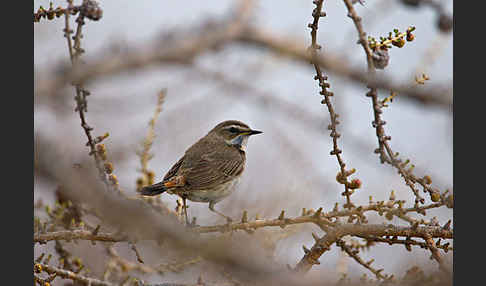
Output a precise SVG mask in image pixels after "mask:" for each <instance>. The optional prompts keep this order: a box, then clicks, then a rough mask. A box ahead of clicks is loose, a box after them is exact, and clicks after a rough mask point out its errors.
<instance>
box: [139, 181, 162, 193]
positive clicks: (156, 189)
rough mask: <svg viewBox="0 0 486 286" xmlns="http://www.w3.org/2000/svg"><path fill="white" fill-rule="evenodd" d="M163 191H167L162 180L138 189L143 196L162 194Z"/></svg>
mask: <svg viewBox="0 0 486 286" xmlns="http://www.w3.org/2000/svg"><path fill="white" fill-rule="evenodd" d="M165 191H167V188H166V187H165V185H164V182H160V183H157V184H153V185H151V186H146V187H143V188H142V189H141V190H140V194H141V195H144V196H155V195H158V194H162V193H163V192H165Z"/></svg>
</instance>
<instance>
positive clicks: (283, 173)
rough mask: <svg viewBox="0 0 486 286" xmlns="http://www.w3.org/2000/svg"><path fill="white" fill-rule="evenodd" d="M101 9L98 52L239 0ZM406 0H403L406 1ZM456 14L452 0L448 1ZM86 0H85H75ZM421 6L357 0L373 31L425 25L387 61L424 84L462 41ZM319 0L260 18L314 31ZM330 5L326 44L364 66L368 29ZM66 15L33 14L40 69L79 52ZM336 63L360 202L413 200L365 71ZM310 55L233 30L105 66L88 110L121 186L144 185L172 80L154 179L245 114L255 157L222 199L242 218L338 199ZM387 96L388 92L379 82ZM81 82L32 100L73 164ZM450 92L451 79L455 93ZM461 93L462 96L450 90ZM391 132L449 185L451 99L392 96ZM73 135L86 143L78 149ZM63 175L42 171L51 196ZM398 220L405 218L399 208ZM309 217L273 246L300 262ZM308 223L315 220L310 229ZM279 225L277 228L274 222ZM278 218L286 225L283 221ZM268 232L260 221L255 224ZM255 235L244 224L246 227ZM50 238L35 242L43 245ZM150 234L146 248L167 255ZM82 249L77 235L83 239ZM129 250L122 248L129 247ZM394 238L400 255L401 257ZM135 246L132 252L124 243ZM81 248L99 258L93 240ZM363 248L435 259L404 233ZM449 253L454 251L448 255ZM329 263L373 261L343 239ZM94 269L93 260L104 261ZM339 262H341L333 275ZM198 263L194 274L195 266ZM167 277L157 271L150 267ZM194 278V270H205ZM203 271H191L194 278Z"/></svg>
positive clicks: (92, 41) (218, 14)
mask: <svg viewBox="0 0 486 286" xmlns="http://www.w3.org/2000/svg"><path fill="white" fill-rule="evenodd" d="M99 2H100V6H101V8H102V9H103V18H102V19H101V20H100V21H98V22H92V21H87V24H86V26H85V27H84V37H83V41H82V46H83V48H84V49H85V51H86V53H85V54H84V55H83V57H82V58H83V60H85V61H86V62H89V61H90V55H94V54H96V55H99V54H100V53H101V52H102V51H107V50H108V49H109V47H110V45H111V44H112V43H117V44H118V46H119V47H121V48H123V47H124V46H125V45H126V46H132V45H141V44H143V43H144V42H149V41H152V40H153V39H154V38H157V37H160V35H163V34H164V33H167V32H168V31H173V30H175V31H177V30H178V29H187V28H188V27H193V26H198V25H199V24H201V23H203V22H204V21H206V20H208V19H213V18H214V19H219V18H222V17H225V15H227V14H228V13H229V12H230V11H231V9H232V8H233V7H234V4H235V3H234V1H190V0H188V1H154V0H145V1H136V2H134V1H128V0H116V1H115V0H112V1H99ZM405 2H406V1H405ZM439 2H441V5H443V6H442V7H443V8H444V9H445V11H447V13H449V14H450V15H452V1H439ZM53 3H54V7H57V6H63V7H65V6H66V3H65V1H53ZM75 4H76V1H75ZM41 5H42V6H44V7H49V1H38V0H36V1H34V8H35V9H37V8H38V7H39V6H41ZM422 6H423V7H418V8H414V7H410V6H405V5H403V3H402V1H391V0H368V1H366V2H365V5H364V6H361V5H359V4H357V5H355V6H354V7H355V9H356V11H357V13H358V14H359V15H360V16H361V17H362V18H363V25H364V29H365V30H366V31H367V32H368V34H369V35H371V36H374V37H375V38H379V37H380V36H387V35H388V32H390V31H393V29H395V28H398V29H400V31H405V30H406V29H407V28H408V27H409V26H415V27H416V31H415V32H414V35H415V37H416V38H415V41H413V42H410V43H407V44H406V45H405V47H404V48H401V49H399V48H395V47H394V48H392V49H391V50H390V52H389V53H390V63H389V65H388V66H387V68H386V69H385V70H384V71H379V72H378V74H379V75H381V74H386V75H388V76H390V78H391V79H393V80H394V81H395V82H399V83H403V84H409V85H413V84H414V81H415V80H414V79H415V77H416V76H421V75H422V74H423V73H426V74H427V75H428V77H429V78H430V79H429V80H428V81H426V83H425V86H427V85H429V84H431V85H439V84H440V85H442V84H443V86H442V87H443V88H444V89H450V90H452V71H453V65H452V62H453V59H452V53H453V48H452V47H453V45H452V42H453V41H452V40H453V37H452V32H450V33H444V32H441V31H440V30H439V28H438V25H437V22H438V17H439V15H438V13H437V11H436V10H435V9H434V8H433V7H432V6H428V5H422ZM314 7H315V6H314V5H313V4H312V1H310V0H309V1H278V2H277V1H270V0H267V1H256V5H255V7H254V10H253V13H252V17H251V20H250V22H251V24H252V25H254V26H257V27H265V28H266V29H269V30H271V31H274V32H275V34H276V35H281V36H285V37H290V38H295V39H297V40H299V41H301V42H302V43H305V44H306V45H309V44H310V39H311V38H310V29H309V28H307V24H308V23H310V22H311V20H312V16H311V13H312V10H313V9H314ZM323 10H324V11H325V12H326V14H327V16H326V17H324V18H321V19H320V21H319V30H318V36H317V40H318V43H319V44H320V45H322V46H323V48H322V50H321V53H326V52H329V53H332V54H336V55H340V56H341V57H343V58H345V59H346V60H348V61H352V62H353V64H355V65H356V66H357V67H363V69H364V68H365V67H366V58H365V55H364V52H363V49H362V47H361V46H360V45H357V44H356V41H357V39H358V37H357V32H356V29H355V27H354V24H353V22H352V20H351V19H350V18H348V17H347V9H346V7H345V5H344V3H343V2H342V1H325V2H324V9H323ZM63 28H64V21H63V19H59V20H57V21H41V22H40V23H35V25H34V69H35V73H36V74H41V73H43V72H46V71H51V70H52V69H53V68H55V67H56V65H57V64H59V63H61V62H66V61H67V60H68V59H69V55H68V50H67V47H66V40H65V38H64V37H63ZM324 73H325V74H328V75H329V82H330V84H331V87H330V90H331V91H332V92H334V95H335V96H334V97H332V99H331V100H332V103H333V105H334V108H335V110H336V112H337V113H338V114H339V115H340V122H341V124H340V125H338V131H339V132H340V133H341V135H342V136H341V138H339V141H338V144H339V146H340V148H341V149H342V150H343V158H344V161H345V162H346V165H347V167H348V168H356V170H357V172H356V173H355V175H353V177H356V178H359V179H360V180H361V181H362V182H363V186H362V188H361V189H359V190H357V193H356V194H355V195H353V196H352V199H353V202H354V203H355V204H366V203H368V200H369V196H373V198H374V199H375V200H386V199H388V197H389V194H390V192H391V191H392V190H395V193H396V197H397V199H403V200H407V202H408V205H410V206H412V205H413V200H414V196H413V193H412V192H411V191H410V189H409V188H408V187H407V186H406V185H405V184H404V182H403V179H402V178H401V177H400V175H399V174H397V172H396V170H395V169H393V168H392V167H391V166H389V165H385V164H380V161H379V157H378V155H377V154H374V153H373V151H374V149H375V148H376V147H377V138H376V135H375V130H374V129H373V128H372V125H371V122H372V120H373V112H372V106H371V104H370V99H369V98H367V97H366V96H365V94H366V92H367V89H366V87H365V86H364V85H363V84H360V83H355V82H353V81H350V80H349V79H347V78H344V77H341V76H337V75H333V73H332V72H330V73H328V72H327V71H326V70H324ZM313 77H314V70H313V67H312V65H311V64H308V65H306V64H303V63H301V62H295V61H291V60H288V59H287V58H285V57H282V56H280V55H277V54H275V53H273V52H269V51H266V50H262V49H259V48H251V47H249V46H244V45H238V44H232V45H229V46H225V48H223V49H220V50H217V51H211V52H209V53H204V54H203V55H201V56H198V57H197V58H196V60H195V61H194V63H192V64H190V65H184V66H182V65H171V66H156V67H151V68H147V69H142V70H137V71H129V72H124V73H121V74H118V75H116V76H110V77H105V78H103V79H102V80H99V81H94V82H92V83H90V84H89V85H87V86H86V87H87V89H88V90H90V92H91V95H90V96H89V97H88V113H87V114H86V116H87V121H88V123H89V124H90V125H91V126H92V127H94V131H93V133H94V135H96V136H98V135H102V134H103V133H105V132H109V134H110V136H109V138H108V139H107V140H106V141H105V142H104V143H105V145H106V147H107V149H108V156H109V158H110V160H111V161H112V162H113V163H114V166H115V174H116V175H117V177H118V179H119V181H120V188H121V189H123V190H124V191H125V192H127V193H130V194H133V195H135V189H136V183H135V182H136V179H137V177H139V176H140V161H139V157H138V156H137V155H136V151H137V150H140V149H141V142H142V141H143V138H144V137H145V135H146V133H147V130H148V121H149V119H150V118H151V117H152V115H153V112H154V109H155V105H156V102H157V94H158V93H159V91H160V90H161V89H163V88H167V96H166V98H165V102H164V104H163V107H162V113H161V114H160V117H159V119H158V120H157V123H156V126H155V133H156V138H155V140H154V144H153V146H152V149H151V152H152V153H153V154H154V155H155V156H154V158H153V159H152V160H151V161H150V162H149V168H150V169H152V170H154V171H155V173H156V179H155V180H156V181H160V180H161V179H162V177H163V176H164V174H165V173H166V172H167V171H168V170H169V168H170V167H171V166H172V164H174V163H175V162H176V161H177V160H178V159H179V158H180V157H181V156H182V155H183V154H184V151H185V150H186V149H187V148H188V147H189V146H190V145H191V144H193V143H194V142H196V140H198V139H199V138H200V137H202V136H204V135H205V134H206V133H207V132H208V131H209V130H210V129H211V128H212V127H214V126H215V125H216V124H218V123H219V122H221V121H224V120H228V119H236V120H241V121H243V122H245V123H247V124H249V125H250V127H252V128H254V129H258V130H262V131H264V133H263V134H262V135H259V136H254V137H252V138H251V139H250V142H249V144H248V151H247V168H246V171H245V173H244V176H243V178H242V181H241V183H240V185H239V188H238V190H237V191H236V192H235V193H233V194H232V195H231V196H229V197H228V198H226V199H225V200H223V201H221V202H220V203H218V204H217V205H216V209H217V210H220V211H221V212H223V213H225V214H226V215H229V216H231V217H234V218H235V219H238V218H239V217H241V214H242V212H243V210H247V211H248V214H249V217H250V218H254V217H255V215H256V214H257V213H258V214H259V215H260V217H263V218H274V217H277V216H278V215H279V213H280V212H281V210H285V211H286V214H287V215H288V216H298V215H300V213H301V210H302V208H307V209H310V208H313V209H317V208H319V207H323V208H324V210H325V211H330V210H332V208H333V207H334V204H335V203H336V202H338V203H339V204H340V205H341V206H342V204H343V203H344V202H345V198H344V197H343V196H341V193H342V192H343V187H342V185H340V184H338V183H337V182H336V179H335V178H336V174H337V172H338V170H339V168H338V167H339V166H338V164H337V162H336V158H335V157H334V156H330V155H329V152H330V150H331V148H332V140H331V139H332V138H331V137H330V136H329V130H327V125H328V124H329V122H330V120H329V113H328V111H327V108H326V106H325V105H321V104H320V101H321V96H320V95H319V86H318V84H317V82H316V81H315V80H314V79H313ZM379 95H380V98H384V97H385V96H388V95H389V93H388V92H384V91H380V93H379ZM73 96H74V88H68V89H66V92H65V93H64V94H63V97H62V100H59V99H57V100H45V101H41V100H38V99H37V98H36V99H35V100H36V105H35V109H34V120H35V121H34V133H36V134H42V135H45V136H47V137H49V138H51V139H52V140H56V141H62V142H63V144H64V145H65V146H68V147H70V148H66V151H64V150H59V152H61V153H62V154H63V156H64V158H65V159H67V160H70V161H72V163H73V164H75V163H79V162H82V161H85V160H86V157H87V153H88V148H85V147H84V145H85V143H86V137H85V134H84V132H83V130H82V129H81V128H80V126H79V117H78V115H77V114H76V113H74V108H75V102H74V100H73ZM443 96H444V97H450V99H451V97H452V91H451V92H450V93H448V94H444V95H443ZM451 102H452V101H451ZM383 118H384V120H386V122H387V125H386V126H385V129H386V132H387V134H388V135H390V136H391V137H392V140H391V146H392V148H393V149H394V151H398V152H400V157H401V158H404V159H406V158H408V159H410V161H411V162H412V163H413V164H414V165H415V166H416V167H415V173H416V174H417V176H419V177H421V176H423V175H430V176H431V178H432V181H433V185H434V186H435V187H437V188H438V189H440V190H442V191H443V190H445V189H450V190H451V192H452V187H453V179H452V170H453V169H452V166H453V164H452V150H453V149H452V148H453V145H452V138H453V137H452V136H453V130H452V108H451V107H447V106H439V105H434V104H428V105H425V104H422V103H419V102H417V101H412V100H410V99H409V98H407V97H406V96H400V94H398V95H397V96H396V97H395V98H394V99H393V102H392V103H390V106H389V107H388V108H385V109H384V114H383ZM72 146H79V147H78V148H74V150H78V152H77V153H73V152H72V150H73V148H72ZM55 188H56V185H55V184H53V182H49V181H47V180H44V179H42V178H40V177H39V176H36V177H35V185H34V201H37V200H39V199H42V200H43V201H44V202H46V203H48V202H50V201H53V200H54V190H55ZM161 198H162V200H163V201H164V202H166V203H167V204H168V206H169V207H170V208H175V206H176V199H177V198H176V196H173V195H168V194H164V195H162V196H161ZM189 206H190V208H189V214H190V216H196V217H197V222H198V224H200V225H213V224H221V223H224V221H222V219H221V218H220V217H218V216H217V215H215V214H214V213H211V212H209V210H208V206H207V204H202V203H192V202H189ZM433 216H436V217H437V219H438V220H439V222H440V224H441V225H443V224H444V223H445V222H447V220H448V219H451V218H452V210H451V209H447V208H439V209H436V210H431V211H430V212H428V218H429V219H430V218H432V217H433ZM369 220H370V223H381V222H383V221H386V220H384V219H383V218H381V217H379V216H370V217H369ZM392 223H394V224H398V225H406V223H405V222H403V221H401V220H396V219H394V220H393V221H392ZM296 228H299V231H295V233H292V234H290V235H289V236H288V237H285V238H283V239H281V240H280V241H279V243H278V244H277V245H276V248H275V253H274V255H275V259H276V260H277V261H279V262H280V263H282V264H286V263H288V264H290V265H295V263H297V262H298V261H299V260H300V259H301V258H302V255H303V251H302V247H301V246H302V244H304V245H307V246H308V247H310V246H311V245H312V243H313V238H312V236H311V235H310V232H311V231H314V232H317V233H319V234H321V233H322V231H320V230H319V229H318V228H317V227H315V226H313V225H302V226H300V225H299V226H296ZM301 228H303V229H305V230H306V231H300V229H301ZM269 231H271V230H269ZM276 231H277V232H278V230H276ZM257 232H258V231H257ZM239 235H240V236H245V235H246V234H239ZM45 247H46V246H36V249H35V252H36V253H35V254H36V255H38V253H40V251H41V250H42V249H43V248H45ZM145 247H148V246H145V245H144V244H142V245H141V246H140V248H139V250H140V252H141V253H142V255H143V256H144V257H145V258H146V259H147V260H149V261H150V260H153V261H157V260H160V259H161V258H160V257H151V256H150V253H146V251H144V249H145ZM76 251H77V250H75V249H73V252H74V253H76ZM120 251H121V252H122V251H123V250H120ZM392 251H393V253H394V255H393V256H394V257H397V259H390V253H391V252H392ZM125 253H126V255H127V257H130V258H131V259H134V258H133V257H134V256H133V254H132V253H130V252H129V251H126V252H125ZM77 254H78V255H80V256H84V257H83V259H85V260H86V261H87V263H89V262H90V261H91V262H92V263H93V265H96V263H97V262H96V255H97V254H96V253H89V252H87V253H82V251H79V250H78V253H77ZM362 256H363V258H364V259H365V260H369V259H371V258H374V259H375V260H376V262H375V266H376V267H377V268H385V272H387V273H395V274H396V275H398V276H402V275H403V274H404V273H405V271H406V270H407V269H408V268H406V267H403V265H405V264H407V265H408V264H410V265H412V264H413V265H418V266H420V267H423V268H424V269H436V267H437V265H436V263H435V262H434V261H432V260H429V256H430V253H429V252H428V251H427V250H424V249H414V251H412V252H407V251H406V250H405V248H404V247H403V246H388V245H386V244H385V245H378V246H376V247H373V248H372V249H371V250H370V251H367V252H364V253H363V254H362ZM447 259H449V260H451V259H452V254H450V255H449V256H447ZM320 262H321V264H320V265H316V266H314V267H313V269H312V270H311V274H310V275H314V276H316V277H334V279H337V277H338V274H339V273H343V272H345V273H348V274H349V275H350V276H353V275H354V276H360V275H362V274H363V273H366V269H364V268H363V267H362V266H360V265H358V264H357V263H355V262H354V261H352V260H351V259H350V258H346V257H345V255H343V254H342V253H341V251H340V250H339V248H337V247H333V249H332V251H330V252H329V253H327V254H325V255H324V256H323V257H322V258H321V259H320ZM200 271H201V269H199V268H197V266H194V267H191V268H188V269H187V270H184V272H183V273H182V274H167V275H168V276H166V278H167V279H171V280H173V281H187V280H191V279H193V277H196V278H197V275H198V273H199V272H200ZM95 273H96V271H95ZM329 275H334V276H329ZM189 277H191V278H189ZM151 279H152V281H157V278H156V277H155V276H153V277H151V276H148V277H147V281H150V280H151ZM194 279H195V278H194ZM191 281H192V280H191Z"/></svg>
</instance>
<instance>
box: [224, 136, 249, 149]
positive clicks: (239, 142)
mask: <svg viewBox="0 0 486 286" xmlns="http://www.w3.org/2000/svg"><path fill="white" fill-rule="evenodd" d="M248 137H249V136H248V135H238V136H236V137H235V138H233V139H231V140H229V141H226V142H227V143H228V145H231V146H234V147H236V148H238V149H239V150H240V151H243V152H245V151H246V144H247V143H248Z"/></svg>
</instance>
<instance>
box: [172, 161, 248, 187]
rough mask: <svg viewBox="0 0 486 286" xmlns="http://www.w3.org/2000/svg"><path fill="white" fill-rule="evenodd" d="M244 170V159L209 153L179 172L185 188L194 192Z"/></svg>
mask: <svg viewBox="0 0 486 286" xmlns="http://www.w3.org/2000/svg"><path fill="white" fill-rule="evenodd" d="M244 168H245V157H244V156H242V155H241V154H239V153H237V154H234V155H233V156H228V154H226V155H225V154H221V152H211V153H207V154H204V155H203V156H201V157H199V158H198V159H197V160H193V164H191V166H188V168H187V169H184V170H180V171H181V172H179V174H181V175H183V177H184V181H185V184H186V186H187V187H189V188H190V189H194V190H201V189H208V188H212V187H214V186H217V185H219V184H222V183H226V182H228V181H230V180H232V179H234V178H235V177H237V176H239V175H240V174H241V173H242V172H243V170H244Z"/></svg>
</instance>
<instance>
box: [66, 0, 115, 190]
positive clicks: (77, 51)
mask: <svg viewBox="0 0 486 286" xmlns="http://www.w3.org/2000/svg"><path fill="white" fill-rule="evenodd" d="M67 2H68V8H67V9H66V10H65V13H64V15H65V27H64V37H65V38H66V40H67V45H68V51H69V58H70V60H71V64H72V66H73V68H77V67H78V66H79V63H80V56H81V54H82V53H84V50H83V49H82V48H81V38H82V29H83V25H84V24H85V22H84V19H85V17H88V18H90V19H92V20H99V19H100V18H101V15H102V12H96V14H98V15H99V17H95V18H93V17H90V16H89V15H88V14H86V12H87V11H91V10H90V8H93V7H92V6H95V7H96V8H97V9H96V11H101V9H99V7H98V4H97V3H96V2H94V1H90V0H83V4H82V5H81V6H79V7H74V5H73V1H72V0H67ZM69 11H79V12H80V13H79V15H78V17H77V18H76V23H77V27H76V34H75V35H74V37H73V39H74V45H73V43H72V40H71V34H72V33H73V30H71V28H70V26H69V15H70V14H71V13H68V12H69ZM72 83H73V85H74V86H75V88H76V96H75V97H74V99H75V101H76V109H75V111H77V112H78V113H79V118H80V120H81V127H82V128H83V130H84V133H85V134H86V137H87V138H88V142H87V143H86V145H87V146H88V147H89V148H90V152H89V154H90V155H92V156H93V158H94V160H95V164H96V168H97V169H98V173H99V176H100V178H101V179H102V181H103V182H104V183H105V185H106V186H109V182H108V180H107V178H106V174H105V171H104V167H103V162H102V160H101V158H100V157H99V154H98V152H96V142H95V139H94V138H93V135H92V134H91V131H92V130H93V128H92V127H90V126H89V125H88V123H87V122H86V115H85V112H87V111H88V104H87V100H86V97H87V96H88V95H89V94H90V92H89V91H88V90H86V89H85V88H84V87H83V85H82V84H81V82H80V81H72ZM100 141H101V140H100Z"/></svg>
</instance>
